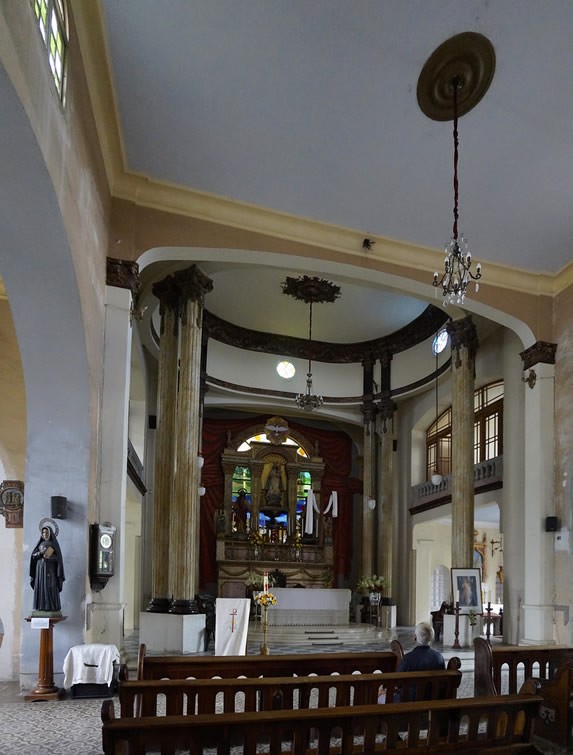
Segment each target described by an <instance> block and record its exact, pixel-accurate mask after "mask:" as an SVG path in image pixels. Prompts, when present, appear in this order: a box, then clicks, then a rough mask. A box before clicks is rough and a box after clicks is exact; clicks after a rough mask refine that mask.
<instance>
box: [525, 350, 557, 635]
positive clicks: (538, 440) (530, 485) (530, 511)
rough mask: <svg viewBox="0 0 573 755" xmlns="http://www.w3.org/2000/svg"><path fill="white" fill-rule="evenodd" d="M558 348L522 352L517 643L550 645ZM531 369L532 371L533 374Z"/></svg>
mask: <svg viewBox="0 0 573 755" xmlns="http://www.w3.org/2000/svg"><path fill="white" fill-rule="evenodd" d="M556 350H557V345H556V344H553V343H546V342H544V341H538V342H537V343H535V344H534V345H533V346H531V347H530V348H529V349H526V350H525V351H523V352H521V358H522V359H523V368H524V370H528V374H527V375H525V376H524V378H525V384H524V386H523V390H524V391H525V489H524V494H525V495H524V506H523V512H524V529H525V533H524V534H525V540H524V547H525V558H526V567H527V568H526V569H525V594H524V604H523V629H522V638H521V639H520V643H521V644H541V643H553V642H555V636H554V626H553V612H554V605H553V604H554V603H555V602H556V601H555V599H554V597H553V594H554V585H555V535H554V533H553V532H546V531H545V518H546V517H547V516H551V515H553V514H555V508H554V506H555V503H554V492H555V491H554V478H553V475H554V472H553V469H554V446H553V442H552V441H553V437H554V392H555V381H554V369H555V368H554V364H555V352H556ZM534 367H535V369H533V368H534Z"/></svg>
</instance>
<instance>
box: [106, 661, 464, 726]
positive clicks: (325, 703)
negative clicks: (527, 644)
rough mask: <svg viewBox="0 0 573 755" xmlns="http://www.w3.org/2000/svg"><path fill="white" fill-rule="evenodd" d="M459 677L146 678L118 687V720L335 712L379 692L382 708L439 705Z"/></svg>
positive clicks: (453, 673) (109, 711)
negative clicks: (311, 709) (403, 704)
mask: <svg viewBox="0 0 573 755" xmlns="http://www.w3.org/2000/svg"><path fill="white" fill-rule="evenodd" d="M461 678H462V674H461V671H459V670H446V671H416V672H401V673H398V672H392V673H387V674H348V675H334V676H297V677H292V676H289V677H264V678H261V679H253V678H251V679H164V680H149V679H148V680H142V681H131V682H130V681H125V682H121V683H120V686H119V706H120V716H121V717H122V718H132V717H134V716H157V715H165V714H167V715H198V714H203V713H217V712H219V713H239V712H253V711H258V710H283V709H288V710H291V709H293V708H297V709H300V708H309V707H315V708H317V707H318V708H323V707H329V706H330V707H335V706H339V707H340V706H346V705H367V704H374V703H376V702H377V701H378V696H379V691H380V688H381V687H383V688H384V690H385V697H386V702H387V703H392V702H394V701H396V700H400V701H401V702H407V701H410V700H444V699H452V698H455V697H456V695H457V690H458V688H459V686H460V682H461ZM110 702H111V704H110ZM114 715H115V708H114V705H113V702H112V701H109V700H108V701H106V702H105V703H104V706H103V708H102V720H108V719H110V718H113V717H114Z"/></svg>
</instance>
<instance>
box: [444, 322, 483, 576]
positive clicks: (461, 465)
mask: <svg viewBox="0 0 573 755" xmlns="http://www.w3.org/2000/svg"><path fill="white" fill-rule="evenodd" d="M446 327H447V330H448V334H449V336H450V339H451V344H452V567H455V568H461V569H467V568H471V567H472V566H473V550H474V385H475V355H476V351H477V347H478V337H477V332H476V328H475V325H474V323H473V321H472V319H471V317H465V318H464V319H463V320H455V321H454V322H450V323H448V324H447V326H446Z"/></svg>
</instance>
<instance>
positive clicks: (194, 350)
mask: <svg viewBox="0 0 573 755" xmlns="http://www.w3.org/2000/svg"><path fill="white" fill-rule="evenodd" d="M174 277H175V280H176V283H177V285H178V287H179V289H180V292H181V304H180V311H181V342H180V351H179V388H178V394H177V416H176V423H175V475H174V484H173V503H172V509H171V519H170V554H169V556H170V558H169V585H170V589H171V594H172V595H173V603H172V606H171V612H172V613H189V612H191V611H192V610H193V600H194V596H195V593H196V591H197V589H198V585H199V501H200V497H199V481H200V476H199V466H198V463H197V457H198V454H199V448H200V400H201V342H202V318H203V301H204V296H205V293H207V292H208V291H210V290H211V289H212V287H213V284H212V282H211V280H210V279H209V278H208V277H207V276H205V275H203V273H202V272H201V271H200V270H199V269H198V268H197V267H196V266H195V265H193V266H192V267H191V268H189V269H188V270H184V271H182V272H180V273H176V274H175V276H174Z"/></svg>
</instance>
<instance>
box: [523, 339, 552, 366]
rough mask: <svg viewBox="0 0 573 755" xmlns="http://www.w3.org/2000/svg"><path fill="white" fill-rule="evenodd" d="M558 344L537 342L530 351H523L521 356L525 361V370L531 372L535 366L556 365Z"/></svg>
mask: <svg viewBox="0 0 573 755" xmlns="http://www.w3.org/2000/svg"><path fill="white" fill-rule="evenodd" d="M556 351H557V344H556V343H549V342H548V341H537V342H536V343H534V344H533V346H530V347H529V348H528V349H525V350H524V351H521V352H520V353H519V356H520V357H521V359H522V360H523V369H524V370H529V369H531V367H533V366H534V365H535V364H540V363H541V364H555V352H556Z"/></svg>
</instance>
